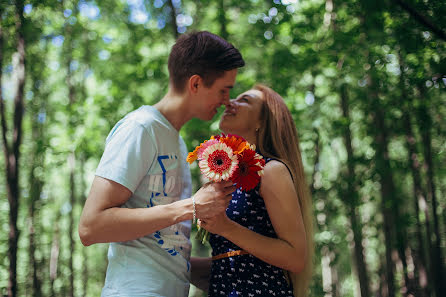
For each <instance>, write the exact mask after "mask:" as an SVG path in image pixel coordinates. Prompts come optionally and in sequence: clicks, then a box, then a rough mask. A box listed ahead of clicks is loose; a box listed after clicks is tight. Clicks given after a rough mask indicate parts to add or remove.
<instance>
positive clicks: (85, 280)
mask: <svg viewBox="0 0 446 297" xmlns="http://www.w3.org/2000/svg"><path fill="white" fill-rule="evenodd" d="M84 164H85V155H84V154H82V155H81V157H80V168H79V171H80V175H81V176H80V179H81V183H80V187H81V189H80V193H81V194H80V195H79V197H80V200H81V201H80V204H81V205H84V204H85V200H86V199H87V197H86V196H85V191H86V189H87V186H86V184H85V176H84V170H85V169H84ZM88 263H89V261H88V255H87V249H86V248H85V247H82V284H83V285H82V293H81V296H84V297H86V296H88V279H89V275H88V274H89V270H88Z"/></svg>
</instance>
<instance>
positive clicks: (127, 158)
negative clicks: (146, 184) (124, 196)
mask: <svg viewBox="0 0 446 297" xmlns="http://www.w3.org/2000/svg"><path fill="white" fill-rule="evenodd" d="M151 134H153V132H152V131H151V130H148V129H146V128H144V127H143V126H142V125H141V124H140V123H138V122H135V121H130V120H127V121H124V122H123V123H122V124H118V125H117V127H115V128H114V129H113V130H112V132H111V133H110V135H109V136H108V138H107V143H106V145H105V150H104V154H103V155H102V158H101V161H100V162H99V165H98V168H97V169H96V175H97V176H100V177H103V178H106V179H109V180H112V181H114V182H117V183H119V184H121V185H123V186H124V187H126V188H127V189H129V190H130V191H131V192H132V193H134V192H135V190H136V188H137V187H138V185H139V183H140V182H141V180H142V178H143V177H144V176H145V175H146V174H147V172H148V170H149V168H150V166H151V165H152V163H153V160H154V159H155V156H156V146H155V144H154V139H155V138H154V137H153V135H151Z"/></svg>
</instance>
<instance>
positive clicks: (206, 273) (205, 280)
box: [190, 257, 212, 292]
mask: <svg viewBox="0 0 446 297" xmlns="http://www.w3.org/2000/svg"><path fill="white" fill-rule="evenodd" d="M190 264H191V276H190V282H191V284H193V285H194V286H195V287H197V288H199V289H200V290H203V291H204V292H207V291H208V289H209V278H210V276H211V265H212V260H211V258H210V257H206V258H200V257H191V259H190Z"/></svg>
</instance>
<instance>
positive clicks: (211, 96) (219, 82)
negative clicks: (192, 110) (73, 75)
mask: <svg viewBox="0 0 446 297" xmlns="http://www.w3.org/2000/svg"><path fill="white" fill-rule="evenodd" d="M236 76H237V69H232V70H229V71H225V73H224V74H223V76H222V77H220V78H217V79H216V80H215V81H214V83H213V84H212V86H210V87H209V88H207V87H203V88H201V91H200V97H201V99H200V101H201V108H200V113H199V114H198V118H199V119H202V120H205V121H209V120H211V119H212V118H213V117H214V116H215V114H216V113H217V108H219V107H220V106H221V105H227V104H229V91H230V90H231V89H232V88H233V87H234V83H235V77H236Z"/></svg>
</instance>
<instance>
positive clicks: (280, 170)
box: [262, 159, 291, 182]
mask: <svg viewBox="0 0 446 297" xmlns="http://www.w3.org/2000/svg"><path fill="white" fill-rule="evenodd" d="M286 176H289V177H290V178H291V174H290V171H289V170H288V167H287V165H285V163H283V162H281V161H279V160H276V159H271V160H269V161H268V162H266V164H265V167H264V168H263V177H262V182H265V181H266V182H268V181H269V180H272V181H274V180H276V179H282V178H284V177H286Z"/></svg>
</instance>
